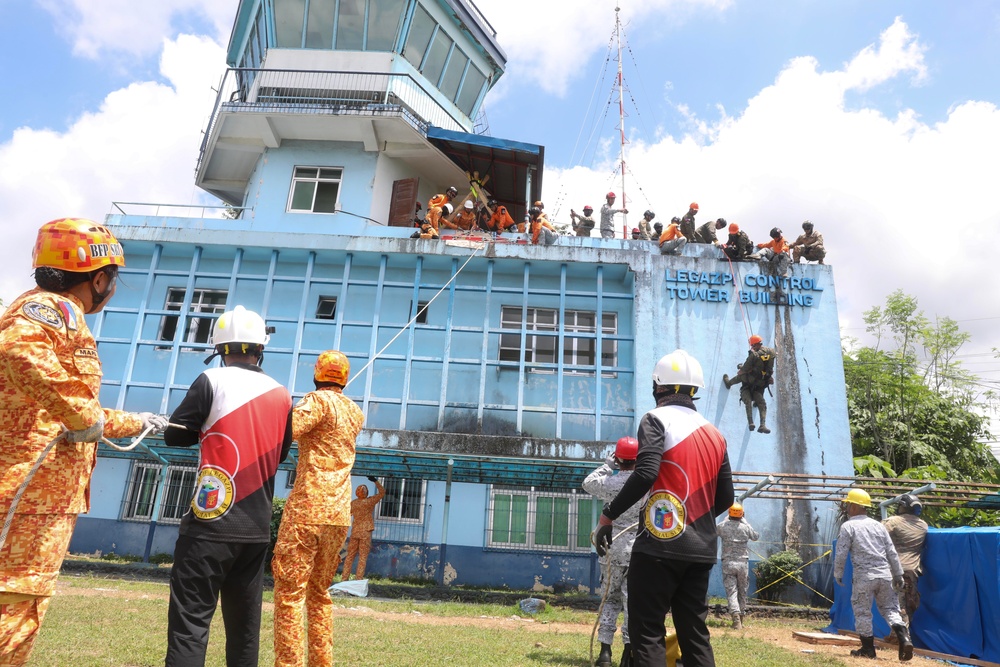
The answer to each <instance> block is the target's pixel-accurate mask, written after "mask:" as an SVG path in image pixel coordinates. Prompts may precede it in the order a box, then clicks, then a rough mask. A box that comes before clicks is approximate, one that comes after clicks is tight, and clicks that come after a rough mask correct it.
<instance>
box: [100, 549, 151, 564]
mask: <svg viewBox="0 0 1000 667" xmlns="http://www.w3.org/2000/svg"><path fill="white" fill-rule="evenodd" d="M101 560H106V561H109V562H111V563H138V562H140V561H141V560H142V556H136V555H134V554H116V553H115V552H113V551H111V552H108V553H106V554H102V555H101Z"/></svg>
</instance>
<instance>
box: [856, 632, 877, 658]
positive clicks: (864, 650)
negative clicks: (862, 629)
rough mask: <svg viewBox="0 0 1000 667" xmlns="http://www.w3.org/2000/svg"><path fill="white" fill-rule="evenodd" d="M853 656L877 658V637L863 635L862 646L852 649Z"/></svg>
mask: <svg viewBox="0 0 1000 667" xmlns="http://www.w3.org/2000/svg"><path fill="white" fill-rule="evenodd" d="M851 657H854V658H871V659H872V660H874V659H875V638H874V637H861V648H859V649H858V650H856V651H851Z"/></svg>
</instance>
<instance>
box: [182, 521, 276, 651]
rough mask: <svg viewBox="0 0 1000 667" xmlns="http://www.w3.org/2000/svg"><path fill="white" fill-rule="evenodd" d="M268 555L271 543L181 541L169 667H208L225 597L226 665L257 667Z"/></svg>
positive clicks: (223, 617) (185, 539) (223, 613)
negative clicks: (208, 654) (208, 652)
mask: <svg viewBox="0 0 1000 667" xmlns="http://www.w3.org/2000/svg"><path fill="white" fill-rule="evenodd" d="M266 554H267V544H266V543H263V544H261V543H256V544H234V543H227V542H209V541H208V540H204V539H195V538H191V537H186V536H184V535H181V536H180V537H178V538H177V546H176V547H175V548H174V565H173V568H172V569H171V572H170V610H169V611H168V612H167V660H166V667H203V665H204V664H205V651H206V649H207V648H208V629H209V625H211V623H212V615H213V614H215V607H216V605H217V604H218V601H219V595H220V593H221V596H222V620H223V623H224V624H225V627H226V665H228V667H257V654H258V652H259V649H260V605H261V596H262V594H263V590H264V558H265V556H266Z"/></svg>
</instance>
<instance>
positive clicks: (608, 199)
mask: <svg viewBox="0 0 1000 667" xmlns="http://www.w3.org/2000/svg"><path fill="white" fill-rule="evenodd" d="M616 197H617V196H616V195H615V193H614V192H609V193H608V194H607V195H605V197H604V206H602V207H601V238H602V239H613V238H614V237H615V220H614V217H615V213H625V214H627V213H628V209H627V208H614V205H615V199H616Z"/></svg>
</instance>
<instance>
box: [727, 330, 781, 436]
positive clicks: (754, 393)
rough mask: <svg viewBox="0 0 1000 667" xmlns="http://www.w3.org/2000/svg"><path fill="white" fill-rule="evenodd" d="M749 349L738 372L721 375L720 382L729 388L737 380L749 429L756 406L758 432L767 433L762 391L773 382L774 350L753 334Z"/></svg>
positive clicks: (752, 428)
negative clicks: (730, 374)
mask: <svg viewBox="0 0 1000 667" xmlns="http://www.w3.org/2000/svg"><path fill="white" fill-rule="evenodd" d="M749 342H750V351H749V352H748V353H747V358H746V361H744V362H743V363H742V364H740V365H739V366H738V367H737V368H738V372H737V373H736V375H734V376H733V377H732V378H730V377H729V375H728V374H726V375H723V376H722V382H723V383H724V384H725V385H726V389H729V388H730V387H732V386H733V385H734V384H736V383H737V382H740V383H742V385H741V386H740V401H741V402H742V403H743V404H744V405H745V406H746V410H747V425H748V427H749V428H750V430H751V431H752V430H754V425H753V408H754V406H757V415H758V416H759V417H760V428H759V429H757V432H758V433H764V434H768V433H770V432H771V429H769V428H768V427H767V401H765V400H764V391H766V390H767V388H768V387H769V386H770V385H772V384H774V350H773V349H771V348H769V347H765V346H764V339H763V338H761V337H760V336H758V335H756V334H754V335H753V336H750V341H749Z"/></svg>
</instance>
